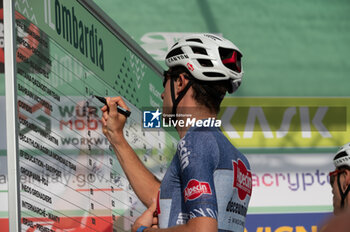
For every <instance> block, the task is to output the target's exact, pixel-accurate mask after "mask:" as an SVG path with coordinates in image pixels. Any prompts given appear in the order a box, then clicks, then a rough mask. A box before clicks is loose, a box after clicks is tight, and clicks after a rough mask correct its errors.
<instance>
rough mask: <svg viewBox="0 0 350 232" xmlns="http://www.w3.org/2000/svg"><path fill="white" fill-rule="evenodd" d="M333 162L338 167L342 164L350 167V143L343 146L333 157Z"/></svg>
mask: <svg viewBox="0 0 350 232" xmlns="http://www.w3.org/2000/svg"><path fill="white" fill-rule="evenodd" d="M333 163H334V165H335V167H336V168H339V167H341V166H348V167H350V143H347V144H345V145H344V146H342V147H341V148H340V149H339V151H338V152H337V154H335V157H334V159H333Z"/></svg>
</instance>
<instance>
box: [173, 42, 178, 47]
mask: <svg viewBox="0 0 350 232" xmlns="http://www.w3.org/2000/svg"><path fill="white" fill-rule="evenodd" d="M178 44H179V42H176V43H175V44H174V45H173V46H172V47H171V48H173V47H175V46H176V45H178Z"/></svg>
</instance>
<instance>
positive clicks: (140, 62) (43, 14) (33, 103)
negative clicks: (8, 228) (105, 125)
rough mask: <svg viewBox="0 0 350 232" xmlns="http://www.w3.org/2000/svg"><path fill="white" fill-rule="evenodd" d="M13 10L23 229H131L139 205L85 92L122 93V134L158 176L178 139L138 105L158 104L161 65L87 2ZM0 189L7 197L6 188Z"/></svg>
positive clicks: (28, 4)
mask: <svg viewBox="0 0 350 232" xmlns="http://www.w3.org/2000/svg"><path fill="white" fill-rule="evenodd" d="M15 9H16V13H15V19H16V20H15V27H16V31H17V37H16V44H17V48H16V51H15V52H16V72H17V76H16V82H17V83H16V87H15V88H16V92H17V95H16V97H17V103H18V118H17V125H18V146H19V150H18V154H17V156H18V157H19V169H18V173H19V177H20V178H19V179H20V180H19V182H20V183H19V186H20V197H19V199H18V204H19V206H20V213H21V218H20V222H21V227H22V230H26V231H27V230H28V231H29V230H30V231H63V230H70V231H129V230H130V228H131V225H132V223H133V222H134V220H135V219H136V218H137V217H138V216H140V215H141V213H142V212H143V211H144V209H145V208H144V206H143V205H142V203H141V202H140V201H139V200H138V198H137V196H136V195H135V193H134V192H133V190H132V188H131V186H130V184H129V182H128V180H127V179H126V177H125V174H124V173H123V171H122V169H121V167H120V164H119V162H118V161H117V159H116V157H115V154H114V152H113V150H112V149H111V148H110V145H109V142H108V140H107V139H106V137H105V136H104V135H103V133H102V130H101V129H102V123H101V111H100V108H101V107H102V106H103V104H102V103H101V102H99V101H98V100H97V99H96V98H93V97H91V96H92V95H100V96H118V95H119V96H123V97H124V100H125V101H126V103H127V105H128V106H129V108H130V109H131V112H132V114H131V117H129V118H128V120H127V123H126V126H125V129H124V134H125V137H126V138H127V140H128V142H129V143H130V144H131V146H132V147H133V148H134V150H135V151H136V153H137V154H138V155H139V157H140V159H141V160H142V161H143V163H144V164H145V165H146V166H147V167H148V168H149V169H150V170H151V171H152V172H153V173H154V175H155V176H156V177H157V178H159V179H162V177H163V175H164V174H165V171H166V167H167V165H168V163H169V161H170V158H171V157H172V154H173V153H174V151H175V147H176V142H177V140H176V138H174V137H173V136H171V135H170V134H169V133H167V132H163V131H159V130H158V131H145V130H143V129H142V124H141V123H142V122H141V120H142V111H141V108H142V107H154V108H157V107H161V97H160V95H161V91H162V80H161V75H160V74H161V69H160V68H158V65H157V64H155V63H154V62H153V61H152V60H151V59H149V58H148V57H147V55H145V54H144V53H143V51H142V49H140V48H139V47H137V46H133V44H132V42H130V40H131V39H130V38H129V37H128V36H127V35H126V34H125V33H123V32H122V31H120V28H119V27H117V25H115V24H114V23H113V22H111V21H108V19H106V17H104V16H103V12H101V11H100V10H98V8H97V7H96V6H95V5H94V4H93V3H91V2H89V1H88V2H86V1H84V3H82V2H79V1H69V0H40V1H37V0H32V1H30V0H28V1H16V2H15ZM4 101H5V99H4V97H2V102H4ZM1 144H2V147H1V149H2V150H3V151H4V150H6V147H5V143H1ZM1 158H3V157H1ZM5 160H6V157H5ZM5 160H4V161H5ZM1 165H2V166H3V165H6V161H5V162H1ZM1 169H2V170H6V167H4V168H1ZM4 175H6V173H4ZM5 179H6V178H5ZM4 186H6V185H4ZM0 194H2V196H1V197H0V199H1V201H4V202H6V200H7V195H6V194H7V191H6V187H4V189H3V191H1V192H0ZM1 205H6V204H1ZM1 210H2V211H3V214H4V215H5V214H6V212H7V209H6V207H5V208H4V209H1ZM5 217H6V215H5Z"/></svg>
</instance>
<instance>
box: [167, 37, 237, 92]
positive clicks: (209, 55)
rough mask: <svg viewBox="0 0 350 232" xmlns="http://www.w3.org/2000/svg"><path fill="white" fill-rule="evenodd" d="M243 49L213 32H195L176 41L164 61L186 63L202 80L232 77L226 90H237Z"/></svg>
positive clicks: (182, 64) (193, 74)
mask: <svg viewBox="0 0 350 232" xmlns="http://www.w3.org/2000/svg"><path fill="white" fill-rule="evenodd" d="M241 57H242V53H241V51H240V50H239V49H238V47H237V46H236V45H234V44H233V43H232V42H230V41H228V40H226V39H224V38H222V37H219V36H217V35H213V34H194V35H190V36H186V37H184V38H182V39H180V40H179V41H178V42H177V43H175V44H174V45H173V46H172V48H171V49H170V50H169V52H168V54H167V56H166V58H165V63H166V65H167V66H168V67H169V68H171V67H174V66H184V67H186V68H187V69H188V70H189V71H190V73H191V74H192V76H193V77H194V78H196V79H198V80H202V81H221V80H231V81H230V82H229V83H230V86H228V87H229V88H228V89H229V93H232V92H233V91H234V90H236V89H237V88H238V87H239V85H240V83H241V80H242V76H243V67H242V65H241Z"/></svg>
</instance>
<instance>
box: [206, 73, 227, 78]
mask: <svg viewBox="0 0 350 232" xmlns="http://www.w3.org/2000/svg"><path fill="white" fill-rule="evenodd" d="M203 75H204V76H207V77H225V75H224V74H222V73H218V72H203Z"/></svg>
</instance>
